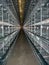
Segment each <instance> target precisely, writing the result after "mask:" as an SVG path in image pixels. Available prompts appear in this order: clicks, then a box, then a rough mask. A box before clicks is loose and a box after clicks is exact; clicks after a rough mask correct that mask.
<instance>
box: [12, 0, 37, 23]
mask: <svg viewBox="0 0 49 65" xmlns="http://www.w3.org/2000/svg"><path fill="white" fill-rule="evenodd" d="M12 1H13V4H14V7H15V10H16V12H17V15H18V19H19V21H20V24H23V23H24V20H25V18H26V15H27V13H28V12H29V13H30V12H31V11H32V9H33V8H34V6H35V5H36V4H37V2H38V0H12ZM29 8H30V9H29ZM28 9H29V10H28Z"/></svg>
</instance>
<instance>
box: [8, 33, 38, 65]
mask: <svg viewBox="0 0 49 65" xmlns="http://www.w3.org/2000/svg"><path fill="white" fill-rule="evenodd" d="M7 65H38V61H37V59H36V58H35V56H34V53H33V52H32V50H31V48H30V45H29V44H28V42H27V40H26V39H25V36H24V33H23V32H21V33H20V37H19V39H18V40H17V42H16V44H15V46H14V49H13V51H12V53H11V56H10V58H9V60H8V62H7Z"/></svg>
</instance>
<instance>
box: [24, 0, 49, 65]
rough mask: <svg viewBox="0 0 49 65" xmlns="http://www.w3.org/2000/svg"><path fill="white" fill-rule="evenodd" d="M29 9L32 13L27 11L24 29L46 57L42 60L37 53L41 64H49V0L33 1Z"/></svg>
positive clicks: (40, 52) (43, 56)
mask: <svg viewBox="0 0 49 65" xmlns="http://www.w3.org/2000/svg"><path fill="white" fill-rule="evenodd" d="M32 1H33V0H32ZM35 1H37V0H35ZM33 3H34V6H33V5H32V4H33ZM33 7H34V8H33ZM31 9H32V10H31ZM28 10H30V11H29V13H30V14H29V13H27V16H26V19H25V23H24V27H23V28H24V31H25V33H26V35H27V36H28V37H29V39H30V40H31V42H32V44H33V45H34V46H35V47H36V49H37V51H38V52H39V54H40V55H41V56H42V58H43V59H44V61H43V62H42V60H41V58H40V57H39V56H38V54H37V56H38V61H39V62H40V64H41V65H46V63H47V64H49V0H38V2H37V3H35V2H31V3H30V7H29V9H28ZM28 15H29V16H28ZM26 21H27V22H26ZM34 53H35V52H34ZM35 55H36V53H35ZM39 58H40V59H39ZM44 62H46V63H44Z"/></svg>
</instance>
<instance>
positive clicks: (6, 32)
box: [0, 0, 20, 65]
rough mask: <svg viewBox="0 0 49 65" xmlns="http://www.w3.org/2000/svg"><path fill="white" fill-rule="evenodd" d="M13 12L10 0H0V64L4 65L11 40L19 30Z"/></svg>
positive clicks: (14, 12)
mask: <svg viewBox="0 0 49 65" xmlns="http://www.w3.org/2000/svg"><path fill="white" fill-rule="evenodd" d="M14 14H16V11H15V9H14V6H13V3H12V0H0V65H6V61H7V58H8V56H9V55H10V52H11V50H10V49H12V47H11V46H12V45H14V42H13V41H15V38H16V37H17V34H18V32H19V30H20V25H19V21H18V20H17V14H16V16H15V15H14Z"/></svg>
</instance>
